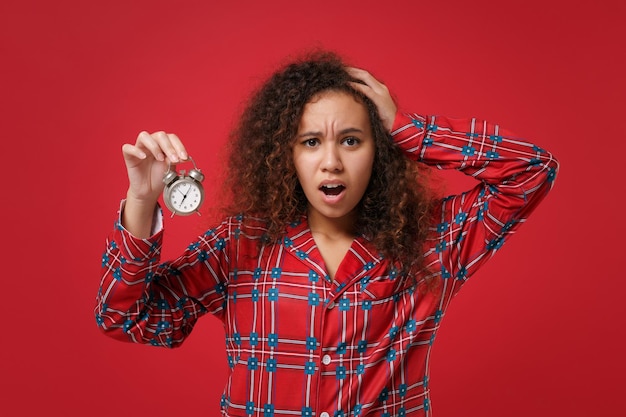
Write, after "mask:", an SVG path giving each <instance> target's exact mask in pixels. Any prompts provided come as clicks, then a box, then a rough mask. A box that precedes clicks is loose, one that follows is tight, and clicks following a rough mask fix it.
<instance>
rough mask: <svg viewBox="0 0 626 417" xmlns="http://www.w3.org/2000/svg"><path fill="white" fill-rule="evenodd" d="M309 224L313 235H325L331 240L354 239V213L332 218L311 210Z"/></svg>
mask: <svg viewBox="0 0 626 417" xmlns="http://www.w3.org/2000/svg"><path fill="white" fill-rule="evenodd" d="M308 222H309V228H310V229H311V233H313V234H323V235H326V236H327V237H331V238H341V237H346V236H347V237H350V238H353V237H354V222H355V214H354V213H353V212H352V213H350V214H348V215H346V216H343V217H338V218H330V217H326V216H323V215H322V214H320V213H319V212H317V211H315V210H309V213H308Z"/></svg>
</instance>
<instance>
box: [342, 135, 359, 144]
mask: <svg viewBox="0 0 626 417" xmlns="http://www.w3.org/2000/svg"><path fill="white" fill-rule="evenodd" d="M342 143H343V144H345V145H347V146H356V145H358V144H359V143H361V141H360V140H359V139H358V138H355V137H354V136H348V137H347V138H344V139H343V140H342Z"/></svg>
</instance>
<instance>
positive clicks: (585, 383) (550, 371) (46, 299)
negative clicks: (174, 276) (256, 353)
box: [0, 0, 626, 417]
mask: <svg viewBox="0 0 626 417" xmlns="http://www.w3.org/2000/svg"><path fill="white" fill-rule="evenodd" d="M624 4H625V3H624V2H622V1H618V0H615V1H589V0H583V1H579V2H576V3H571V2H566V1H560V0H559V1H550V0H544V1H540V0H530V1H522V2H496V1H486V0H482V1H472V2H470V1H462V0H458V1H431V2H427V3H426V2H420V1H396V2H394V1H377V2H373V1H363V0H362V1H358V2H345V1H340V0H334V1H326V0H319V1H311V2H300V1H282V2H253V1H233V2H230V3H229V4H228V5H226V4H224V2H210V1H203V2H201V1H187V2H182V1H181V2H179V3H176V4H175V2H172V1H154V0H153V1H108V2H85V1H77V0H72V1H55V2H46V1H20V2H18V1H13V2H7V1H5V2H3V3H2V5H0V35H1V38H0V40H1V44H0V46H1V51H0V52H1V55H0V59H1V67H0V71H1V73H0V75H1V78H0V82H1V84H2V85H1V87H2V89H1V92H0V102H1V108H0V111H1V112H0V118H1V120H0V121H1V124H0V126H1V128H2V129H1V132H2V135H3V138H2V139H3V140H2V145H0V147H1V148H2V150H3V151H4V152H2V159H3V165H4V172H5V174H4V175H5V177H4V178H5V180H4V181H3V185H4V187H5V191H4V192H3V193H2V194H3V197H2V203H3V204H2V219H3V221H4V225H3V233H2V252H1V253H2V259H3V260H2V269H3V271H2V274H1V278H0V279H1V280H2V284H1V289H0V300H1V302H0V309H1V310H0V311H1V317H2V322H1V325H0V337H1V340H0V346H1V347H0V349H1V351H0V352H1V355H0V358H1V359H0V360H1V362H0V384H1V386H0V413H1V414H3V415H8V416H39V415H64V416H110V415H115V416H131V415H149V416H153V417H159V416H172V415H174V416H181V415H207V416H215V415H217V414H218V404H219V398H220V395H221V391H222V387H223V385H224V383H225V378H226V369H227V366H226V358H225V353H224V342H223V333H222V328H221V326H220V324H219V323H218V321H217V320H213V319H211V318H207V319H205V320H202V321H201V322H200V323H199V325H198V326H197V328H196V331H195V332H194V334H193V335H192V337H191V338H190V339H189V340H188V342H186V344H185V345H184V346H183V347H182V348H181V349H178V350H174V351H168V350H165V349H155V348H151V347H146V346H136V345H131V344H124V343H119V342H115V341H113V340H110V339H108V338H106V337H104V336H102V335H101V334H100V333H99V331H98V330H97V328H96V324H95V320H94V318H93V311H92V310H93V306H94V298H95V294H96V291H97V287H98V282H99V278H100V277H99V274H100V272H99V263H100V256H101V252H102V250H103V249H104V237H105V235H106V234H107V233H108V232H109V230H110V229H111V227H112V225H113V220H114V217H115V211H116V209H117V206H118V204H119V199H120V198H121V197H123V195H124V193H125V188H126V180H125V172H124V168H123V162H122V158H121V152H120V147H121V145H122V143H124V142H126V141H133V140H134V138H135V137H136V135H137V133H138V132H139V131H140V130H142V129H146V130H150V131H154V130H157V129H164V130H168V131H174V132H177V133H178V134H179V135H180V137H181V138H183V140H184V141H185V142H186V144H187V148H188V149H189V150H190V152H191V154H192V156H194V157H195V159H196V161H197V162H198V164H199V165H200V167H201V168H203V170H204V172H205V173H206V174H207V176H208V178H209V179H208V180H207V181H206V183H207V185H208V186H209V188H211V185H210V184H211V182H212V178H217V170H218V167H219V161H220V158H221V156H220V153H219V151H218V149H221V148H222V145H223V143H224V142H225V138H226V135H227V132H228V130H229V128H230V127H231V126H232V123H233V120H235V119H236V117H237V114H238V112H239V110H240V109H241V103H242V101H243V99H244V98H245V97H246V96H247V94H248V93H249V91H250V90H251V88H253V87H254V86H255V85H257V84H258V83H259V81H260V80H262V79H263V78H264V77H265V76H266V75H267V74H269V73H270V72H271V71H272V69H274V68H275V67H276V66H277V65H278V64H280V63H282V62H284V60H285V58H286V57H288V56H289V55H290V54H294V53H298V52H300V51H302V50H304V49H307V48H310V47H324V48H330V49H334V50H336V51H338V52H340V53H342V54H343V55H344V56H345V57H346V58H347V59H348V61H349V62H350V63H352V64H354V65H357V66H361V67H364V68H367V69H369V70H371V71H372V72H373V73H374V74H375V75H376V76H378V77H379V78H380V79H381V80H382V81H384V82H385V83H387V85H388V86H389V87H390V89H391V90H392V91H393V92H394V93H395V95H396V97H397V98H398V102H399V104H400V106H401V107H402V108H403V109H406V110H410V111H417V112H422V113H431V114H432V113H437V114H445V115H449V116H476V117H480V118H485V119H488V120H490V121H494V122H497V123H500V124H501V125H503V126H506V127H507V128H509V129H512V130H514V131H515V132H517V133H518V134H520V135H522V136H525V137H528V138H531V139H532V140H533V141H534V142H536V143H538V144H540V145H542V146H544V147H545V148H548V149H550V150H551V151H552V152H553V153H554V154H555V155H557V156H558V157H559V159H560V161H561V173H560V177H559V178H558V180H557V184H556V187H555V189H554V191H553V194H551V195H550V196H549V197H548V199H547V200H546V202H545V203H544V204H543V205H542V206H540V207H539V209H538V210H537V211H536V213H535V214H534V215H533V216H532V217H531V218H530V220H529V221H528V223H527V224H526V225H525V226H524V227H523V228H522V229H521V231H520V232H519V233H518V234H517V235H516V236H515V237H514V238H513V239H511V240H510V242H509V243H507V245H505V247H504V248H503V249H502V251H501V252H500V253H499V254H498V255H497V256H496V257H495V258H494V259H493V260H492V261H491V262H490V263H489V264H488V265H487V266H486V267H485V268H484V269H483V270H482V271H481V272H480V273H479V274H478V275H476V276H475V277H473V279H472V280H471V282H470V283H469V284H468V285H467V286H466V287H465V289H464V290H463V291H462V293H461V294H460V295H459V296H458V297H457V298H456V300H455V303H453V305H452V307H451V309H450V310H449V314H448V315H447V316H446V319H445V320H444V326H443V328H442V330H441V331H440V333H439V337H438V342H437V344H436V345H435V348H434V353H433V357H432V369H431V371H432V389H433V394H432V397H433V403H434V410H435V415H436V416H438V417H445V416H449V417H450V416H482V417H488V416H528V415H533V416H555V415H559V416H560V415H567V416H569V417H576V416H589V415H593V416H618V415H619V416H623V415H626V406H624V401H623V396H624V392H625V387H626V383H625V377H624V375H625V373H626V366H625V365H626V361H625V360H624V341H623V339H624V317H625V307H624V304H625V302H624V290H625V289H626V285H625V283H624V282H625V280H626V274H625V273H624V266H623V252H624V236H625V233H624V232H625V231H626V230H625V228H624V209H623V205H622V204H621V201H622V200H623V198H624V197H623V194H624V185H623V179H624V174H623V171H622V169H623V165H622V162H620V161H622V160H623V158H624V155H625V154H626V153H625V151H626V146H625V145H624V143H625V142H626V138H625V137H624V136H625V129H624V113H625V110H626V88H625V82H624V74H625V73H626V66H625V64H624V55H625V54H624V51H625V44H626V42H625V41H626V31H625V29H624V28H625V26H626V25H624V20H625V19H626V8H625V6H624ZM452 178H453V179H452V180H451V181H452V185H451V186H450V190H454V189H456V188H455V187H461V186H466V185H467V182H466V180H465V179H458V178H457V177H452ZM7 186H8V189H7ZM209 205H210V202H209ZM203 221H204V220H200V221H198V219H197V218H175V219H173V220H170V219H169V218H168V219H167V228H168V241H167V246H166V249H165V254H166V256H167V255H169V256H172V255H174V254H176V253H177V252H178V251H180V250H181V249H182V248H183V247H184V246H185V245H186V243H188V242H189V241H191V240H192V239H193V238H194V237H195V236H196V234H197V233H199V232H200V231H201V227H204V226H205V224H203Z"/></svg>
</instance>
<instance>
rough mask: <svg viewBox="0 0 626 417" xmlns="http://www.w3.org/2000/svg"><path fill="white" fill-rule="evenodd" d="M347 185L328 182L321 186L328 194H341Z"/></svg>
mask: <svg viewBox="0 0 626 417" xmlns="http://www.w3.org/2000/svg"><path fill="white" fill-rule="evenodd" d="M345 189H346V187H344V186H343V185H340V184H327V185H323V186H321V187H320V190H321V191H322V192H323V193H324V194H326V195H339V194H341V192H342V191H343V190H345Z"/></svg>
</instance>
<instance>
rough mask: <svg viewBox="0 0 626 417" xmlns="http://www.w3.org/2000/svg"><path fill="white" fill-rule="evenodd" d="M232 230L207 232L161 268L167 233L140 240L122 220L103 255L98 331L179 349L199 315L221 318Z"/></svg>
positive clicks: (220, 228)
mask: <svg viewBox="0 0 626 417" xmlns="http://www.w3.org/2000/svg"><path fill="white" fill-rule="evenodd" d="M231 226H232V224H229V223H228V222H225V223H223V224H221V225H220V226H218V227H217V228H216V229H212V230H209V231H207V232H206V233H205V234H203V235H202V236H200V237H199V238H198V240H197V241H195V242H194V243H192V244H190V245H189V247H188V248H187V249H186V250H185V252H184V253H183V254H182V255H181V256H180V257H179V258H177V259H176V260H174V261H172V262H165V263H160V253H161V245H162V239H163V231H159V232H157V233H155V235H153V236H151V237H150V238H148V239H139V238H136V237H134V236H133V235H131V234H130V233H129V232H128V231H127V230H126V229H124V228H123V226H122V225H121V223H120V220H119V218H118V220H117V221H116V222H115V228H114V231H113V232H112V234H111V235H110V236H109V237H108V238H107V241H106V250H105V252H104V254H103V255H102V278H101V283H100V289H99V291H98V295H97V300H96V301H97V305H96V309H95V315H96V321H97V323H98V326H99V327H100V328H101V329H102V330H103V331H104V332H105V333H106V334H108V335H109V336H111V337H113V338H116V339H119V340H123V341H131V342H135V343H150V344H152V345H155V346H166V347H177V346H179V345H180V344H181V343H182V342H183V341H184V339H185V338H186V336H187V335H189V333H190V332H191V329H192V328H193V326H194V324H195V323H196V320H197V319H198V318H199V317H200V316H202V315H204V314H206V313H207V312H208V313H212V314H214V315H216V316H218V317H220V318H222V315H223V306H224V303H225V294H226V292H225V291H226V286H227V282H228V271H229V267H228V265H229V256H228V243H229V240H230V230H231Z"/></svg>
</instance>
